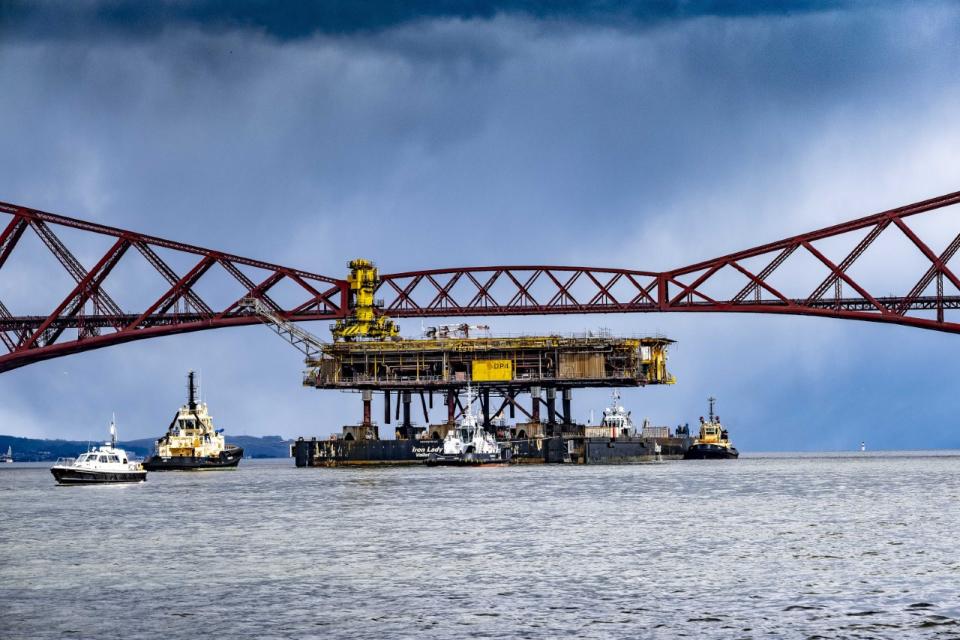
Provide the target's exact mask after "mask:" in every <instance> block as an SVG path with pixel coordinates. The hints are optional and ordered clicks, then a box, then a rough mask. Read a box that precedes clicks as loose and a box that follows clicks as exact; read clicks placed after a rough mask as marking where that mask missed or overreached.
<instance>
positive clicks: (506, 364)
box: [472, 360, 513, 382]
mask: <svg viewBox="0 0 960 640" xmlns="http://www.w3.org/2000/svg"><path fill="white" fill-rule="evenodd" d="M472 364H473V379H474V380H475V381H477V382H492V381H495V380H496V381H500V380H513V363H512V362H510V361H509V360H474V361H473V363H472Z"/></svg>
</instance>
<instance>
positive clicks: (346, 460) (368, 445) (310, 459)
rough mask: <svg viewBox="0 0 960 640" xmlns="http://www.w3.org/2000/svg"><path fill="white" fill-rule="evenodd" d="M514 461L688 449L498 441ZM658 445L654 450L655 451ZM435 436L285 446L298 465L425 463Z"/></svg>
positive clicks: (577, 436) (641, 458) (639, 443)
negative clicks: (429, 437) (507, 449)
mask: <svg viewBox="0 0 960 640" xmlns="http://www.w3.org/2000/svg"><path fill="white" fill-rule="evenodd" d="M498 442H500V444H501V446H502V447H505V448H509V449H510V452H511V461H512V462H513V463H514V464H630V463H640V462H653V461H655V460H658V459H663V460H680V459H682V458H683V455H684V453H685V452H686V450H687V448H688V447H689V445H690V443H689V439H684V438H664V439H657V438H642V437H621V438H610V437H585V436H584V435H583V431H582V427H581V430H580V432H579V433H577V432H566V433H563V434H560V435H552V436H550V435H539V436H536V437H529V438H523V439H505V440H498ZM658 448H659V451H658ZM442 450H443V446H442V441H440V440H437V439H396V440H378V439H364V440H356V439H353V440H350V439H344V438H330V439H322V440H318V439H316V438H312V439H304V438H300V439H298V440H297V441H296V442H294V443H293V444H292V445H291V447H290V455H291V457H293V458H294V460H295V462H296V466H298V467H339V466H370V465H416V464H425V463H426V461H427V460H428V459H429V457H430V455H431V454H440V453H442Z"/></svg>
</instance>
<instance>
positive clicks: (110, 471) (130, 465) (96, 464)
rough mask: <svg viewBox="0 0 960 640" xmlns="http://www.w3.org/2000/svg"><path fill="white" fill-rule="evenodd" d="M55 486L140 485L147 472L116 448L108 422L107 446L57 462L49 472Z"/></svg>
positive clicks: (114, 428)
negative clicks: (132, 483) (108, 437)
mask: <svg viewBox="0 0 960 640" xmlns="http://www.w3.org/2000/svg"><path fill="white" fill-rule="evenodd" d="M50 473H52V474H53V477H54V478H55V479H56V481H57V482H58V483H59V484H114V483H120V482H144V481H145V480H146V479H147V471H146V470H145V469H144V468H143V465H141V464H140V463H138V462H134V461H132V460H131V459H130V457H129V456H127V452H126V451H124V450H123V449H118V448H117V426H116V423H115V422H114V421H112V420H111V421H110V442H105V443H103V445H102V446H100V447H97V448H96V449H92V450H90V451H88V452H86V453H82V454H80V456H79V457H78V458H77V459H76V460H74V459H73V458H60V459H58V460H57V464H55V465H54V466H53V467H51V469H50Z"/></svg>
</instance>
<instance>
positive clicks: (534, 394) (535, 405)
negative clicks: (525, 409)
mask: <svg viewBox="0 0 960 640" xmlns="http://www.w3.org/2000/svg"><path fill="white" fill-rule="evenodd" d="M530 401H531V405H530V408H531V409H532V411H531V413H530V419H531V420H532V421H533V422H540V387H530Z"/></svg>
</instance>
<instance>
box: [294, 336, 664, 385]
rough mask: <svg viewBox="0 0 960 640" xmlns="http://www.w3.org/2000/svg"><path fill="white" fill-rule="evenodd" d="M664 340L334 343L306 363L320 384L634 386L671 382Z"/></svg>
mask: <svg viewBox="0 0 960 640" xmlns="http://www.w3.org/2000/svg"><path fill="white" fill-rule="evenodd" d="M670 344H673V340H669V339H667V338H663V337H644V338H617V337H610V336H604V335H601V336H595V335H590V334H585V335H582V336H558V335H552V336H521V337H471V338H439V339H437V338H435V339H393V340H371V341H362V342H359V341H358V342H345V341H344V342H334V343H333V344H329V345H326V346H325V348H324V349H323V352H322V356H321V357H320V358H318V359H315V360H311V361H308V362H307V365H308V367H309V368H308V370H307V372H306V374H305V376H304V381H303V383H304V385H306V386H311V387H316V388H318V389H343V390H349V389H372V390H377V391H385V390H403V389H418V390H439V389H459V388H462V387H463V386H465V385H466V384H467V382H470V383H471V384H472V385H474V386H477V387H480V388H483V387H495V388H498V389H503V388H507V387H509V388H511V389H512V390H514V391H520V390H529V389H530V388H531V387H560V388H571V387H637V386H644V385H648V384H672V383H673V382H674V378H673V376H672V375H670V374H669V373H668V372H667V366H666V361H667V347H668V346H669V345H670Z"/></svg>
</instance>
